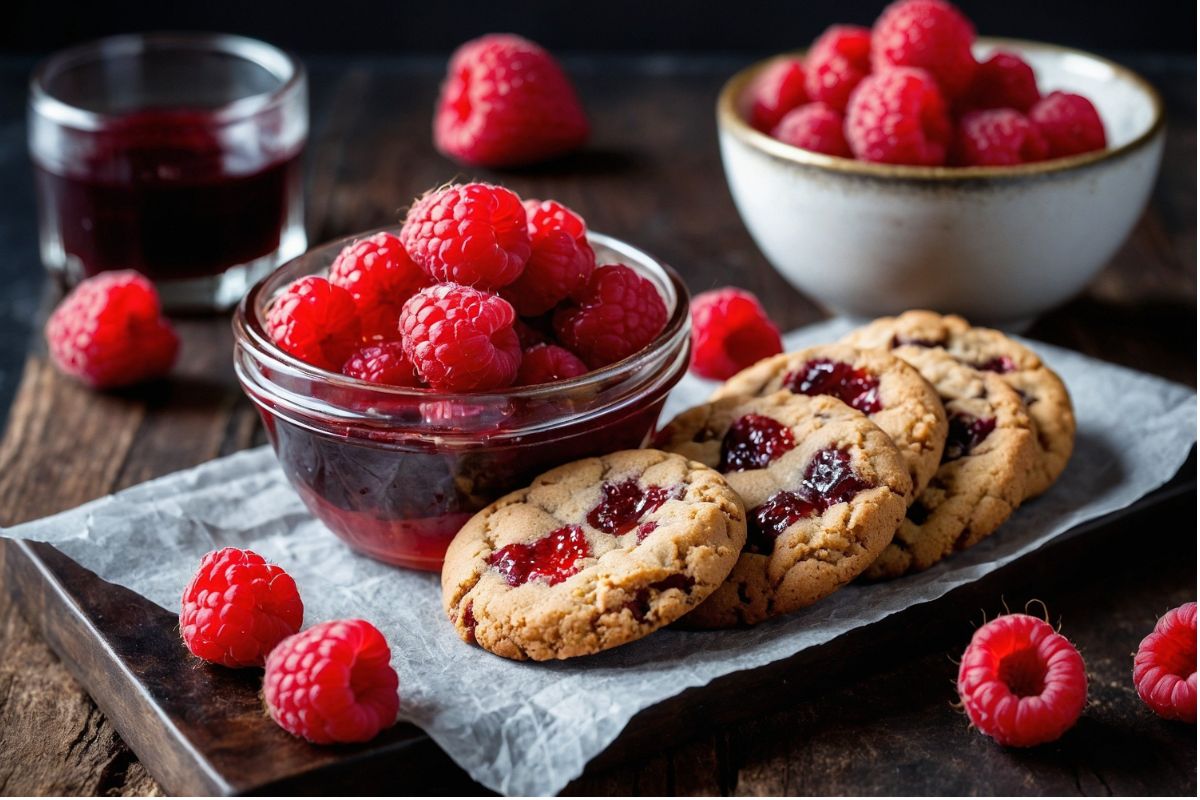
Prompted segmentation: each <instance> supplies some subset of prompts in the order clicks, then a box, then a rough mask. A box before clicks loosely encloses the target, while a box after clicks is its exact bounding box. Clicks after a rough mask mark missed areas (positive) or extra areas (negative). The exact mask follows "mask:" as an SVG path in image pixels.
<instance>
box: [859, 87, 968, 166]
mask: <svg viewBox="0 0 1200 800" xmlns="http://www.w3.org/2000/svg"><path fill="white" fill-rule="evenodd" d="M950 132H951V128H950V119H949V117H948V116H947V114H946V103H945V101H944V100H943V99H942V95H941V92H939V91H938V87H937V84H936V83H935V82H934V80H933V79H932V78H931V77H929V73H927V72H925V71H924V70H920V69H909V68H906V67H899V68H896V69H890V70H888V71H886V72H881V73H876V74H874V75H868V76H867V77H866V78H864V79H863V81H862V83H860V84H859V85H858V88H857V89H855V90H854V94H852V95H851V96H850V105H849V106H848V107H847V109H846V140H847V141H848V142H849V143H850V149H851V150H853V151H854V154H855V155H856V156H858V157H859V158H860V159H862V160H864V161H880V162H883V163H886V164H918V165H926V166H937V165H940V164H943V163H945V160H946V145H947V143H948V142H949V141H950Z"/></svg>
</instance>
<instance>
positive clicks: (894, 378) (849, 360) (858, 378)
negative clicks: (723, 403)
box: [712, 344, 947, 502]
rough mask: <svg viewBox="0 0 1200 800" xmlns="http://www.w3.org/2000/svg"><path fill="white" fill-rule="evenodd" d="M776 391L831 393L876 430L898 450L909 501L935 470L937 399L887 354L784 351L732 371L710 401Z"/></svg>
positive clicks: (940, 435)
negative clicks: (909, 483)
mask: <svg viewBox="0 0 1200 800" xmlns="http://www.w3.org/2000/svg"><path fill="white" fill-rule="evenodd" d="M780 389H787V390H789V391H791V392H793V393H795V394H805V395H819V394H827V395H830V396H831V397H836V398H838V399H839V400H841V401H842V402H843V403H846V404H847V405H849V406H851V407H852V408H856V409H858V410H859V411H861V412H863V413H864V414H866V415H867V418H868V419H870V420H871V421H872V422H874V423H875V424H876V425H878V426H879V427H880V428H882V429H883V432H884V433H886V434H887V435H888V436H890V437H892V442H894V443H895V445H896V447H898V448H899V449H900V456H901V457H902V458H903V459H904V464H905V466H906V467H907V468H908V477H909V478H910V479H911V480H912V484H913V489H912V492H910V493H909V496H908V498H907V500H908V501H909V502H912V500H913V499H915V498H916V496H917V495H918V494H920V493H921V490H922V489H924V488H925V484H927V483H929V479H930V478H932V477H933V473H935V472H937V468H938V464H939V463H941V459H942V447H943V446H944V445H945V444H946V429H947V428H946V412H945V410H944V409H943V408H942V401H941V400H940V399H938V395H937V392H935V391H934V390H933V387H932V386H930V385H929V382H928V381H926V380H925V379H924V378H922V377H921V374H920V373H919V372H917V371H916V370H915V369H913V368H912V367H911V366H909V365H908V364H907V363H906V362H904V361H902V360H901V359H899V358H896V357H895V356H893V355H891V354H890V353H886V352H884V351H882V350H861V349H859V348H857V347H853V346H851V345H847V344H829V345H821V346H819V347H809V348H806V349H804V350H799V351H797V352H794V353H784V354H783V355H778V356H774V357H772V358H766V359H763V360H762V361H760V362H758V363H757V364H755V365H754V366H752V367H748V368H746V369H744V370H742V371H741V372H739V373H738V374H737V375H734V376H733V377H732V378H730V379H729V380H727V381H726V382H725V383H724V384H722V385H721V386H720V387H719V388H718V389H717V391H716V392H715V393H714V394H713V396H712V399H714V400H718V399H720V398H722V397H733V396H736V395H743V396H748V397H758V396H761V395H764V394H771V393H773V392H777V391H779V390H780Z"/></svg>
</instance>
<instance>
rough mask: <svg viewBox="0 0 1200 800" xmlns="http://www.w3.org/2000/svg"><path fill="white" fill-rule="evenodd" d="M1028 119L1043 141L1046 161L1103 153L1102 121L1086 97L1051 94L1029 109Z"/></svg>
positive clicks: (1105, 141) (1061, 93)
mask: <svg viewBox="0 0 1200 800" xmlns="http://www.w3.org/2000/svg"><path fill="white" fill-rule="evenodd" d="M1029 119H1030V120H1031V121H1032V122H1033V124H1034V125H1036V126H1037V128H1038V130H1039V131H1041V132H1042V136H1044V137H1045V138H1046V144H1047V145H1048V146H1049V148H1050V158H1062V157H1063V156H1073V155H1076V154H1078V153H1088V152H1091V151H1092V150H1103V149H1104V148H1105V147H1106V146H1107V139H1106V137H1105V135H1104V122H1103V121H1101V119H1100V114H1099V113H1098V112H1097V111H1096V107H1095V106H1094V105H1092V101H1091V100H1088V99H1087V98H1086V97H1082V96H1080V95H1077V94H1070V93H1068V92H1051V93H1050V94H1048V95H1047V96H1046V97H1043V98H1042V99H1041V100H1039V101H1038V102H1037V104H1036V105H1034V107H1033V108H1032V109H1030V111H1029Z"/></svg>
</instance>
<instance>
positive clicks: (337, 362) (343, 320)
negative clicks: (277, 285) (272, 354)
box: [267, 275, 361, 372]
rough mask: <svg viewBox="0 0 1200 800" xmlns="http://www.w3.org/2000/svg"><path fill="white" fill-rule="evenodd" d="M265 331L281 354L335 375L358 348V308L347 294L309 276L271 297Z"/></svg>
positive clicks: (338, 287)
mask: <svg viewBox="0 0 1200 800" xmlns="http://www.w3.org/2000/svg"><path fill="white" fill-rule="evenodd" d="M267 332H268V333H270V334H271V338H272V339H273V340H274V341H275V344H277V345H279V346H280V347H281V348H283V350H284V351H285V352H287V353H289V354H291V355H293V356H295V357H296V358H298V359H300V360H301V361H304V362H306V363H308V364H311V365H313V366H314V367H320V368H321V369H327V370H330V371H331V372H337V371H338V369H339V368H340V367H341V365H342V364H344V363H345V362H346V359H347V358H349V357H350V354H351V353H353V352H354V351H355V349H357V347H358V342H359V336H360V332H361V328H360V326H359V321H358V307H357V306H356V305H355V304H354V298H353V297H351V296H350V293H349V292H348V291H346V290H345V289H343V288H342V287H340V286H334V285H333V284H331V283H330V282H329V281H327V280H325V279H324V278H320V277H317V276H315V275H310V276H309V277H307V278H301V279H300V280H298V281H294V282H293V283H292V284H291V285H290V286H288V287H287V289H285V290H284V291H283V293H282V294H280V295H279V296H278V297H277V298H275V302H274V303H272V304H271V308H270V309H269V310H268V311H267Z"/></svg>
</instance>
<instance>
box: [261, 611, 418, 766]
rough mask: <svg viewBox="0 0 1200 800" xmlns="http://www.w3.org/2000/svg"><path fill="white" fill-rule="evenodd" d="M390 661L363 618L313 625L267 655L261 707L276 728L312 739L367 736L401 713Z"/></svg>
mask: <svg viewBox="0 0 1200 800" xmlns="http://www.w3.org/2000/svg"><path fill="white" fill-rule="evenodd" d="M391 658H392V653H391V650H389V649H388V643H387V640H386V639H384V638H383V634H382V633H380V632H379V629H378V628H376V627H375V626H374V625H372V624H371V623H369V622H366V621H364V620H361V619H339V620H333V621H331V622H322V623H321V624H320V625H314V626H312V627H311V628H309V629H308V630H306V631H304V632H303V633H297V634H296V635H295V636H289V637H288V638H287V639H284V640H283V641H282V642H280V643H279V646H278V647H276V648H275V649H274V650H272V651H271V655H270V657H268V658H267V669H266V672H265V674H264V675H263V700H264V701H265V703H266V706H267V711H268V713H270V715H271V719H273V720H275V722H276V723H278V724H279V727H281V728H283V729H284V730H285V731H287V732H288V733H290V734H292V735H293V736H300V737H302V738H304V739H307V740H308V741H310V742H313V743H314V744H332V743H334V742H366V741H369V740H371V739H373V738H375V735H376V734H378V733H379V732H380V731H381V730H383V729H384V728H388V727H391V726H392V724H394V723H395V722H396V715H397V713H398V712H399V711H400V697H399V695H397V694H396V688H397V687H398V686H399V685H400V679H399V678H398V677H397V675H396V670H394V669H392V665H391Z"/></svg>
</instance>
